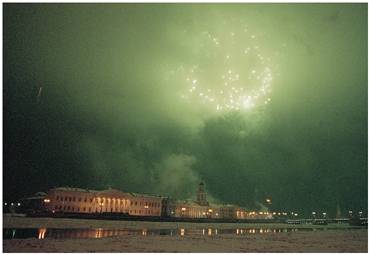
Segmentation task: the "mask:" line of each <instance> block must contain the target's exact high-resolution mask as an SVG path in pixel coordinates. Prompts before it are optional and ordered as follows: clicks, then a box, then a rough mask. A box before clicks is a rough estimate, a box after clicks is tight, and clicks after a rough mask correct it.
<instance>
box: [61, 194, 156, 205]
mask: <svg viewBox="0 0 370 255" xmlns="http://www.w3.org/2000/svg"><path fill="white" fill-rule="evenodd" d="M56 200H57V201H69V202H76V201H77V202H82V201H84V202H85V203H86V202H87V201H88V200H89V201H90V203H92V202H93V200H94V199H93V198H90V199H88V198H87V197H85V198H82V197H77V198H76V197H69V196H66V197H63V196H57V197H56ZM100 201H101V199H100V198H98V202H99V203H100ZM102 201H104V202H105V201H106V199H105V198H103V199H102ZM107 201H108V203H109V202H110V201H111V199H110V198H108V199H107ZM117 201H118V203H119V201H120V200H119V199H117ZM123 201H124V200H122V204H123ZM134 204H135V205H136V206H137V205H138V202H137V201H131V205H132V206H133V205H134ZM143 204H144V206H148V207H149V206H150V207H158V208H159V207H160V203H158V202H145V203H144V202H139V205H140V206H142V205H143Z"/></svg>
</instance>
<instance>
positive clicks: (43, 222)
mask: <svg viewBox="0 0 370 255" xmlns="http://www.w3.org/2000/svg"><path fill="white" fill-rule="evenodd" d="M210 224H211V225H212V227H213V228H218V229H230V228H235V229H236V228H272V227H273V228H307V227H312V225H309V224H299V225H291V224H285V223H192V222H151V221H125V220H93V219H65V218H28V217H12V216H10V215H4V217H3V228H105V229H124V228H130V229H143V228H146V229H173V228H208V227H209V226H210ZM348 227H349V226H348V224H345V223H343V224H329V225H315V228H326V229H341V228H343V229H346V228H348Z"/></svg>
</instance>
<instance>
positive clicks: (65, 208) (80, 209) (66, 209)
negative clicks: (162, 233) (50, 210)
mask: <svg viewBox="0 0 370 255" xmlns="http://www.w3.org/2000/svg"><path fill="white" fill-rule="evenodd" d="M54 209H55V210H64V211H72V212H87V210H88V212H89V213H91V212H92V209H91V207H88V208H87V207H76V208H75V207H73V206H67V205H64V206H61V205H59V206H58V205H56V206H55V207H54ZM110 211H111V212H113V208H111V209H110ZM116 211H118V208H116ZM96 212H98V208H96ZM142 212H143V213H146V214H152V213H155V212H154V211H152V210H147V211H141V210H130V214H132V213H134V214H136V213H139V214H141V213H142ZM157 213H158V211H157Z"/></svg>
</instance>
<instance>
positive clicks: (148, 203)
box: [43, 182, 272, 220]
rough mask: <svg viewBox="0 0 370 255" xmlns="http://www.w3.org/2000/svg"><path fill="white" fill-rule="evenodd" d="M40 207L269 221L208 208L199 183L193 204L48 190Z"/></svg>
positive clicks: (260, 215)
mask: <svg viewBox="0 0 370 255" xmlns="http://www.w3.org/2000/svg"><path fill="white" fill-rule="evenodd" d="M43 204H44V208H45V209H46V211H48V212H52V213H66V214H67V213H72V214H76V213H78V214H100V213H105V214H107V213H109V214H117V215H119V214H120V215H133V216H154V217H159V216H165V217H175V218H209V219H230V220H235V219H237V220H239V219H240V220H243V219H268V218H272V214H271V213H269V212H254V211H247V210H246V209H245V208H242V207H238V206H235V205H219V204H210V203H209V202H208V201H207V197H206V191H205V187H204V183H203V182H201V183H200V184H199V186H198V191H197V196H196V201H190V200H187V201H179V200H169V199H168V198H165V197H161V196H153V195H145V194H137V193H128V192H122V191H119V190H115V189H108V190H102V191H97V190H87V189H79V188H69V187H60V188H54V189H51V190H49V192H48V193H47V194H46V196H45V198H44V200H43Z"/></svg>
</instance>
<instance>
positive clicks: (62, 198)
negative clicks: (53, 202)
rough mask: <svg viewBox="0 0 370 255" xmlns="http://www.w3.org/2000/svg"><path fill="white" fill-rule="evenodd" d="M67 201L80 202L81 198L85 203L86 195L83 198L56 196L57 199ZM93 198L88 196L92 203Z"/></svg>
mask: <svg viewBox="0 0 370 255" xmlns="http://www.w3.org/2000/svg"><path fill="white" fill-rule="evenodd" d="M59 200H60V201H69V202H72V201H73V202H76V201H78V202H81V201H82V200H83V201H84V202H85V203H86V202H87V197H85V198H84V199H83V198H82V197H78V198H77V199H76V197H62V196H57V201H59ZM92 201H93V199H92V198H90V203H92Z"/></svg>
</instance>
